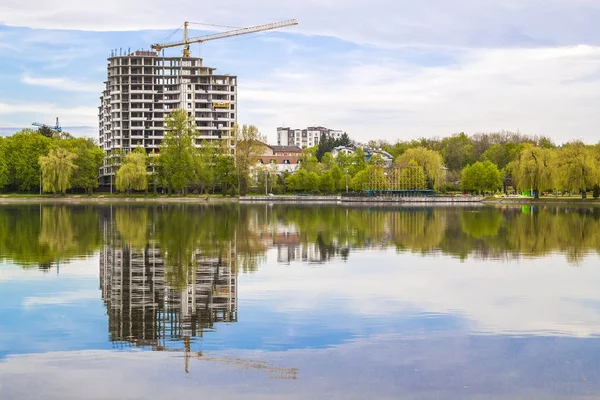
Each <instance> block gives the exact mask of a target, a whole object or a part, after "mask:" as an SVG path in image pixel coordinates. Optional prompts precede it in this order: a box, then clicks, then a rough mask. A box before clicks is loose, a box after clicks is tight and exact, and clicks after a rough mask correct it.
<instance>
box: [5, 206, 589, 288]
mask: <svg viewBox="0 0 600 400" xmlns="http://www.w3.org/2000/svg"><path fill="white" fill-rule="evenodd" d="M599 228H600V208H573V207H551V206H548V207H533V206H531V207H529V206H523V207H521V206H519V207H515V206H510V207H509V206H507V207H506V208H491V207H474V208H425V207H418V208H402V209H397V208H396V209H393V208H389V209H388V208H382V207H377V208H365V207H355V208H346V207H339V206H298V205H267V204H265V205H249V206H238V205H205V206H204V205H184V204H182V205H150V206H148V205H113V206H93V205H79V206H67V205H20V206H2V207H0V258H1V259H2V260H4V261H7V262H11V263H14V264H17V265H21V266H23V267H40V268H48V267H49V266H52V265H57V264H59V263H64V262H68V261H70V260H73V259H75V258H78V257H86V256H91V255H94V254H98V253H100V252H101V251H102V250H103V249H104V247H105V246H108V245H109V246H111V247H113V248H122V249H125V248H127V249H131V251H141V250H143V249H147V248H154V249H157V250H156V251H158V252H159V253H160V254H161V257H162V258H163V259H164V262H165V265H166V266H168V268H169V270H168V275H169V282H170V285H172V286H175V287H178V286H181V285H182V282H183V283H185V276H186V274H189V272H188V270H189V268H190V267H191V266H193V265H195V264H194V263H195V260H196V259H208V258H210V259H215V258H217V259H218V258H223V257H225V255H227V257H229V258H232V261H231V262H232V268H233V270H234V271H235V272H236V273H237V272H253V271H255V270H256V269H257V268H259V266H260V265H261V263H262V262H263V261H264V260H265V258H266V253H267V251H268V250H269V249H272V250H274V251H276V252H277V260H278V261H279V262H282V263H289V262H294V261H304V262H316V263H320V262H327V261H329V260H331V259H334V258H340V259H346V258H348V257H351V255H352V252H353V251H354V250H358V249H389V248H393V249H396V250H397V251H400V252H413V253H418V254H430V253H433V252H438V253H443V254H446V255H451V256H454V257H458V258H461V259H467V258H469V257H474V258H484V259H485V258H499V259H503V258H504V259H513V258H523V257H525V258H526V257H541V256H544V255H548V254H550V253H556V252H558V253H562V254H565V255H566V257H567V259H568V260H569V261H570V262H573V263H576V262H577V261H578V260H580V259H581V257H583V256H585V255H586V254H589V253H596V252H599V251H600V229H599Z"/></svg>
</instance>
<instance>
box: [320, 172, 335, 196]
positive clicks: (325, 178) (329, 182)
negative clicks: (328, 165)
mask: <svg viewBox="0 0 600 400" xmlns="http://www.w3.org/2000/svg"><path fill="white" fill-rule="evenodd" d="M319 190H320V191H321V192H322V193H333V192H334V191H335V181H334V180H333V177H332V175H331V171H326V172H325V173H324V174H323V175H321V177H320V178H319Z"/></svg>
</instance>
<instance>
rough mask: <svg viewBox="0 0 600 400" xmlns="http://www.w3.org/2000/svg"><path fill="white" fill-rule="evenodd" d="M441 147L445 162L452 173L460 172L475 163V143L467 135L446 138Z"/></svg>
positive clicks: (461, 134)
mask: <svg viewBox="0 0 600 400" xmlns="http://www.w3.org/2000/svg"><path fill="white" fill-rule="evenodd" d="M440 146H441V152H442V156H443V157H444V162H445V163H446V166H447V167H448V169H449V170H451V171H460V170H462V169H463V168H464V167H465V166H467V165H469V164H471V163H472V162H473V141H472V140H471V138H470V137H469V136H467V135H466V134H465V133H460V134H458V135H454V136H451V137H447V138H444V139H443V140H442V142H441V143H440Z"/></svg>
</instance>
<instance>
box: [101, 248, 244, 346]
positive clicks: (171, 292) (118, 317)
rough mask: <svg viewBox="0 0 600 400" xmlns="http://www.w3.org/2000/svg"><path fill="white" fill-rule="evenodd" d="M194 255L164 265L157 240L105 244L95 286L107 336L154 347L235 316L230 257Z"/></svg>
mask: <svg viewBox="0 0 600 400" xmlns="http://www.w3.org/2000/svg"><path fill="white" fill-rule="evenodd" d="M198 260H199V261H197V262H196V264H195V265H192V266H191V268H189V269H183V270H182V269H176V268H169V266H168V265H165V261H164V260H163V258H162V257H161V252H160V249H159V248H158V247H157V246H154V247H153V246H147V247H146V248H145V249H142V250H134V249H131V248H129V247H127V246H126V247H123V248H115V247H112V246H105V248H104V251H103V252H102V253H101V255H100V286H101V290H102V298H103V299H104V303H105V305H106V309H107V314H108V318H109V323H108V324H109V333H110V339H111V340H112V341H115V342H129V343H132V344H134V345H136V346H152V347H153V348H155V349H162V348H166V347H169V348H173V347H181V346H182V345H183V344H184V343H183V342H182V340H188V341H189V339H190V338H193V337H197V336H202V335H203V331H204V330H205V329H210V328H213V325H214V324H215V323H216V322H235V321H237V273H235V272H234V270H233V268H232V265H231V264H230V261H225V260H223V259H216V258H215V259H208V260H203V259H200V257H199V256H198ZM188 270H189V271H191V272H189V273H188ZM173 275H174V276H173ZM180 275H181V276H180ZM173 281H176V284H175V283H174V282H173ZM182 281H183V282H182ZM173 286H177V288H175V287H173ZM167 342H171V343H167Z"/></svg>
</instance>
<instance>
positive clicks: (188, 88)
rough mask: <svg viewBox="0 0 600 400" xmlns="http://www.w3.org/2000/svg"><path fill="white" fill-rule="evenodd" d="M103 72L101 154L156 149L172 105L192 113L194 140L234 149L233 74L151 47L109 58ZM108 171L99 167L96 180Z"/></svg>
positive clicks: (106, 177)
mask: <svg viewBox="0 0 600 400" xmlns="http://www.w3.org/2000/svg"><path fill="white" fill-rule="evenodd" d="M107 72H108V75H107V80H106V81H105V89H104V91H103V92H102V96H101V97H100V107H99V112H98V122H99V145H100V147H101V148H102V149H103V150H104V151H105V152H106V154H111V152H112V151H114V150H117V149H119V150H123V151H125V152H129V151H131V150H133V149H135V148H136V147H138V146H141V147H143V148H144V149H146V151H147V152H148V153H150V152H152V151H155V152H159V146H160V144H161V142H162V139H163V137H164V134H165V117H168V115H169V113H171V112H172V111H173V110H175V109H184V110H186V111H187V112H188V114H189V115H190V116H191V117H192V118H193V120H194V122H195V124H196V128H197V130H198V136H197V139H196V145H200V143H201V141H203V140H209V141H213V140H223V141H225V143H226V145H227V146H228V148H229V151H230V152H231V153H232V154H233V153H234V151H235V143H234V138H233V137H232V135H231V133H230V131H231V128H232V127H233V125H234V124H235V123H236V122H237V77H235V76H231V75H217V74H215V68H211V67H207V66H204V65H203V63H202V59H201V58H194V57H185V58H184V57H160V56H158V54H157V53H156V52H153V51H136V52H133V53H131V54H128V55H124V56H113V57H110V58H109V59H108V67H107ZM112 173H113V172H112V169H111V168H110V167H109V166H108V165H105V166H104V167H102V168H101V170H100V182H101V184H107V183H108V180H109V178H110V175H112Z"/></svg>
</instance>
